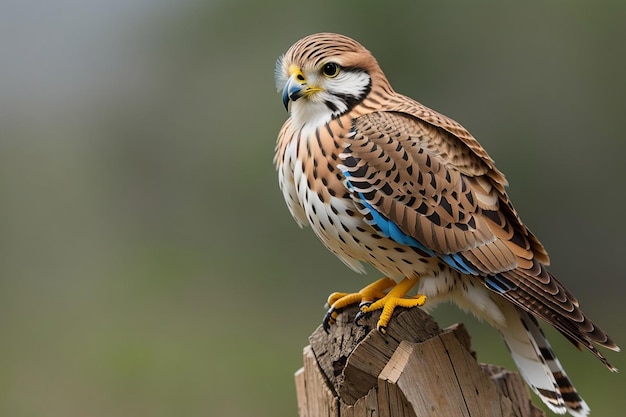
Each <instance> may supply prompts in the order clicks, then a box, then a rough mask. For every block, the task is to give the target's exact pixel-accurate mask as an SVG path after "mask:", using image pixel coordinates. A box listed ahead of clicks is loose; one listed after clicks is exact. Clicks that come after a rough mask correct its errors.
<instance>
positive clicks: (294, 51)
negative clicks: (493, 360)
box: [275, 33, 618, 415]
mask: <svg viewBox="0 0 626 417" xmlns="http://www.w3.org/2000/svg"><path fill="white" fill-rule="evenodd" d="M328 63H331V64H336V65H337V66H338V68H339V70H338V71H337V74H334V73H333V70H334V69H335V68H334V67H329V68H326V69H325V68H324V65H326V64H328ZM325 71H326V72H328V73H329V74H326V72H325ZM276 79H277V86H278V87H279V89H281V90H283V89H284V92H283V100H284V101H285V103H286V104H289V106H290V110H291V117H290V118H289V119H288V120H287V121H286V122H285V124H284V125H283V127H282V129H281V131H280V134H279V136H278V143H277V148H276V158H275V162H276V168H277V170H278V172H279V184H280V188H281V190H282V191H283V194H284V196H285V201H286V202H287V205H288V207H289V210H290V211H291V213H292V215H293V216H294V218H295V219H296V221H297V222H298V223H299V224H300V225H301V226H304V225H308V226H311V227H312V229H313V230H314V231H315V233H316V235H317V236H318V237H319V239H320V240H321V241H322V242H323V243H324V245H325V246H326V247H327V248H328V249H330V250H331V251H332V252H333V253H335V254H336V255H337V256H338V257H339V258H340V259H342V260H343V261H344V262H345V263H346V264H347V265H348V266H350V267H351V268H353V269H355V270H357V271H361V272H362V271H363V268H362V266H361V262H367V263H370V264H371V265H373V266H374V267H376V268H377V269H378V270H380V271H381V272H382V273H383V274H384V275H385V276H387V277H389V278H392V279H394V280H396V281H399V280H401V279H403V278H407V277H408V278H411V279H416V280H417V279H419V283H418V290H419V292H420V293H423V294H425V295H426V296H427V297H428V302H427V306H429V305H434V304H435V303H436V302H438V301H441V300H452V301H454V302H456V303H457V304H458V305H460V306H461V307H462V308H464V309H466V310H470V311H472V312H473V313H474V314H476V315H477V316H478V317H481V318H483V319H485V320H487V321H488V322H489V323H491V324H492V325H494V326H495V327H496V328H498V329H499V330H500V331H501V332H502V334H503V336H504V337H505V340H506V341H507V344H508V346H509V348H510V350H511V352H512V354H513V357H514V359H515V360H516V362H517V363H518V366H519V367H520V370H521V371H522V374H523V376H524V377H525V378H526V380H527V381H528V382H529V385H531V387H532V388H533V390H534V391H535V392H536V393H537V394H538V395H539V396H540V397H541V398H542V400H543V401H544V402H546V404H548V405H549V406H550V407H551V408H552V409H553V410H554V411H556V412H559V413H564V412H565V411H566V410H567V411H569V412H570V413H571V414H573V415H586V414H587V413H588V411H589V409H588V407H587V406H586V404H585V403H584V401H583V400H582V399H581V398H580V396H579V395H578V394H577V393H576V391H575V390H574V388H573V387H572V385H571V382H570V381H569V379H568V378H567V376H566V375H565V373H564V371H563V369H562V367H561V365H560V364H559V362H558V360H557V359H556V357H555V356H554V354H553V352H552V349H551V348H550V345H549V344H548V342H547V340H546V339H545V337H544V336H543V333H542V332H541V330H540V329H539V327H538V324H537V322H536V321H535V319H534V317H533V315H535V316H537V317H539V318H541V319H543V320H545V321H547V322H548V323H550V324H551V325H553V326H554V327H555V328H557V329H558V330H559V331H560V332H561V333H563V334H564V335H565V336H566V337H567V338H568V339H569V340H570V341H571V342H572V343H574V344H575V345H577V346H584V347H586V348H587V349H589V350H590V351H591V352H592V353H594V355H596V356H597V357H598V358H599V359H600V360H601V361H602V362H603V363H604V364H605V365H606V366H607V367H609V368H610V369H614V368H613V367H612V366H611V365H610V364H608V362H607V361H606V359H605V358H604V356H603V355H602V354H601V353H600V352H599V351H598V350H597V349H596V348H595V345H594V344H599V345H602V346H605V347H607V348H609V349H613V350H618V348H617V345H616V344H615V343H614V342H613V340H611V338H610V337H609V336H608V335H607V334H606V333H605V332H604V331H602V330H601V329H600V328H599V327H597V326H596V325H595V324H594V323H593V322H592V321H591V320H589V319H588V318H587V317H586V316H585V315H584V314H583V313H582V311H581V310H580V308H579V306H578V301H577V300H576V298H575V297H574V296H573V295H572V294H571V293H570V292H569V291H568V290H567V289H566V288H565V287H564V286H563V285H562V284H561V283H560V282H559V281H558V280H557V279H556V278H555V277H554V276H553V275H552V274H551V273H550V272H549V271H548V270H547V269H546V266H547V265H548V264H549V258H548V254H547V252H546V250H545V249H544V247H543V246H542V245H541V243H540V242H539V240H538V239H537V238H536V237H535V236H534V235H533V234H532V233H531V232H530V230H528V228H527V227H526V226H525V225H524V224H523V223H522V221H521V219H520V217H519V215H518V214H517V212H516V211H515V209H514V208H513V206H512V204H511V202H510V200H509V198H508V196H507V194H506V191H505V186H506V185H507V182H506V179H505V177H504V175H503V174H502V173H501V172H500V171H499V170H498V169H497V168H496V167H495V165H494V162H493V160H492V159H491V158H490V157H489V155H488V154H487V152H486V151H485V150H484V149H483V148H482V146H481V145H480V144H479V143H478V141H477V140H476V139H475V138H474V137H473V136H472V135H471V134H470V133H469V132H468V131H467V130H466V129H464V128H463V127H462V126H461V125H460V124H458V123H457V122H455V121H454V120H451V119H450V118H448V117H446V116H443V115H441V114H439V113H437V112H435V111H433V110H431V109H429V108H427V107H425V106H423V105H422V104H420V103H418V102H416V101H414V100H412V99H410V98H408V97H405V96H403V95H400V94H398V93H396V92H395V91H394V90H393V89H392V88H391V86H390V85H389V83H388V81H387V79H386V77H385V75H384V74H383V72H382V70H381V69H380V67H379V66H378V63H377V62H376V60H375V59H374V57H373V56H372V54H371V53H370V52H369V51H367V50H366V49H365V48H364V47H363V46H361V45H360V44H359V43H357V42H356V41H354V40H352V39H350V38H348V37H345V36H342V35H337V34H329V33H322V34H316V35H311V36H308V37H306V38H304V39H302V40H300V41H298V42H297V43H296V44H294V45H293V46H292V47H291V48H290V49H289V50H288V51H287V53H286V54H285V55H284V56H283V57H282V58H281V59H279V61H278V63H277V68H276ZM348 87H350V88H348ZM390 229H393V231H391V230H390ZM394 233H395V234H394ZM529 313H530V314H529ZM520 340H523V342H521V341H520ZM526 362H529V363H526ZM530 362H532V363H530ZM524 367H526V369H524ZM544 373H545V375H544Z"/></svg>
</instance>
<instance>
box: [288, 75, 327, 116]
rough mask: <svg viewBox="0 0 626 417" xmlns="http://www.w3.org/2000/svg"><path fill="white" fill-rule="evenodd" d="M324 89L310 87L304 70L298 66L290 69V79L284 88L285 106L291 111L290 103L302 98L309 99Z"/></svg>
mask: <svg viewBox="0 0 626 417" xmlns="http://www.w3.org/2000/svg"><path fill="white" fill-rule="evenodd" d="M321 90H322V89H321V88H319V87H315V86H310V85H308V83H307V80H306V78H305V77H304V74H303V73H302V70H300V68H298V66H296V65H291V66H290V67H289V79H288V80H287V83H286V84H285V87H284V88H283V105H284V106H285V109H286V110H289V102H290V101H296V100H298V99H299V98H301V97H305V96H306V97H308V96H310V95H311V94H314V93H316V92H318V91H321Z"/></svg>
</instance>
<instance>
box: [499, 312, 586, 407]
mask: <svg viewBox="0 0 626 417" xmlns="http://www.w3.org/2000/svg"><path fill="white" fill-rule="evenodd" d="M505 304H506V305H504V303H502V304H500V307H501V308H502V312H503V313H504V316H505V319H506V325H505V326H498V327H499V330H500V332H501V333H502V337H503V338H504V341H505V343H506V345H507V347H508V348H509V351H510V352H511V356H512V357H513V360H514V361H515V364H516V365H517V367H518V368H519V370H520V373H521V375H522V377H523V378H524V380H525V381H526V383H527V384H528V385H529V386H530V387H531V389H532V390H533V391H534V392H535V394H537V396H538V397H539V398H540V399H541V400H542V401H543V402H544V403H545V404H546V405H547V406H548V407H549V408H550V409H551V410H552V411H554V412H555V413H558V414H565V413H566V412H569V413H570V414H571V415H573V416H576V417H585V416H587V415H588V414H589V411H590V410H589V407H588V406H587V404H586V403H585V401H584V400H583V399H582V398H581V396H580V395H579V394H578V392H577V391H576V389H575V388H574V386H573V385H572V381H570V379H569V378H568V376H567V374H566V373H565V370H564V369H563V366H561V363H560V362H559V360H558V359H557V358H556V355H555V354H554V351H553V350H552V347H551V346H550V343H549V342H548V340H547V339H546V337H545V335H544V334H543V331H542V330H541V328H540V327H539V323H537V320H536V319H535V318H534V317H533V316H532V315H531V314H530V313H528V312H526V311H524V310H522V309H520V308H518V307H515V306H513V305H512V304H509V303H505Z"/></svg>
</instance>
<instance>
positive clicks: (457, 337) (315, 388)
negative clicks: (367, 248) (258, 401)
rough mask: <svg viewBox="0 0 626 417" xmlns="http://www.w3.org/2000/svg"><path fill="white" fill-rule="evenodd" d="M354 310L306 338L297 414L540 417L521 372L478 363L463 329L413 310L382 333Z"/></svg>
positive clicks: (304, 416)
mask: <svg viewBox="0 0 626 417" xmlns="http://www.w3.org/2000/svg"><path fill="white" fill-rule="evenodd" d="M356 312H357V309H356V308H353V309H350V310H347V311H345V312H343V313H342V314H340V315H339V317H338V320H337V324H336V325H333V326H332V327H331V329H330V332H329V333H328V334H327V333H326V332H324V330H323V329H322V328H321V327H319V328H318V329H317V330H315V332H314V333H313V334H312V335H311V336H310V337H309V342H310V345H309V346H307V347H305V348H304V367H303V368H301V369H299V370H298V371H297V372H296V391H297V396H298V412H299V415H300V417H478V416H483V417H545V414H544V413H543V412H542V411H541V410H539V409H538V408H536V407H534V406H533V405H532V403H531V401H530V398H529V395H528V389H527V388H526V385H525V384H524V382H523V380H522V379H521V377H520V376H519V374H517V373H513V372H509V371H506V370H504V369H503V368H500V367H497V366H494V365H480V364H478V363H477V362H476V358H475V356H474V354H473V353H472V351H471V348H470V337H469V335H468V334H467V332H466V330H465V328H464V327H463V325H454V326H452V327H450V328H448V329H444V330H441V329H440V328H439V326H438V325H437V323H436V322H435V321H434V320H433V318H432V317H431V316H429V315H428V314H427V313H425V312H424V311H423V310H421V309H419V308H412V309H398V310H397V311H396V313H394V316H393V318H392V320H391V323H390V325H389V328H388V329H387V334H386V335H381V334H380V333H379V332H378V331H376V330H375V325H376V321H377V320H378V316H379V314H373V315H372V316H371V317H369V318H367V319H365V320H362V322H361V324H363V326H357V325H356V324H354V316H355V314H356ZM372 329H374V330H372Z"/></svg>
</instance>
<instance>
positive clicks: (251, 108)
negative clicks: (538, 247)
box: [0, 0, 626, 417]
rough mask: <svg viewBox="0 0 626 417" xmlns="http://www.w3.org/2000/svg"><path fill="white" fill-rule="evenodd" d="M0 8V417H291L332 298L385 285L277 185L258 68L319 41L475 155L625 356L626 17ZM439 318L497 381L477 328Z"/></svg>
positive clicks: (500, 351)
mask: <svg viewBox="0 0 626 417" xmlns="http://www.w3.org/2000/svg"><path fill="white" fill-rule="evenodd" d="M1 3H2V13H0V234H1V239H0V334H1V337H0V415H2V416H8V417H22V416H46V417H56V416H58V417H61V416H62V417H67V416H94V417H108V416H155V417H158V416H207V415H208V416H219V417H239V416H255V417H283V416H284V417H286V416H296V415H297V408H296V400H295V390H294V386H293V372H294V371H296V370H297V369H298V368H299V367H300V366H301V352H302V348H303V347H304V346H305V345H306V344H307V336H308V335H309V334H310V333H311V332H312V331H313V330H314V329H315V327H316V326H317V325H318V324H319V323H320V320H321V319H322V316H323V314H324V310H323V308H322V307H323V304H324V301H325V298H326V296H327V295H328V293H329V292H331V291H334V290H355V289H358V288H360V287H361V286H363V285H364V284H365V283H366V282H368V280H372V279H374V278H377V275H376V274H373V275H372V274H370V276H368V277H365V278H364V277H361V276H358V275H356V274H354V273H352V272H351V271H349V270H347V269H346V268H345V267H344V266H343V264H341V263H340V262H339V261H338V260H337V259H335V258H334V256H333V255H331V254H330V253H328V252H327V251H326V250H325V249H324V248H323V247H322V245H321V244H320V243H319V242H318V241H317V240H316V238H315V237H314V235H313V234H312V233H311V232H310V231H306V230H304V231H303V230H300V229H298V227H297V226H296V225H295V223H294V222H293V221H292V219H291V218H290V215H289V213H288V211H287V209H286V207H285V206H284V203H283V201H282V196H281V194H280V192H279V190H278V187H277V184H276V183H277V181H276V175H275V172H274V168H273V164H272V157H273V148H274V143H275V138H276V134H277V132H278V130H279V128H280V126H281V124H282V123H283V121H284V120H285V118H286V117H287V114H286V113H285V111H284V109H283V107H282V103H281V100H280V96H279V95H278V94H277V93H276V91H275V87H274V81H273V69H274V63H275V60H276V58H277V57H278V55H279V54H281V53H282V52H284V51H285V50H286V49H287V48H288V47H289V46H290V45H291V44H292V43H293V42H295V41H296V40H298V39H299V38H301V37H302V36H305V35H307V34H310V33H313V32H318V31H336V32H341V33H345V34H348V35H351V36H353V37H355V38H356V39H358V40H359V41H361V43H363V44H364V45H366V46H367V47H368V48H369V49H370V50H372V51H373V52H374V54H375V56H376V57H377V58H378V60H379V62H380V63H381V65H382V67H383V69H384V70H385V72H386V73H387V75H388V77H389V78H390V80H391V82H392V84H393V85H394V87H395V88H396V90H398V91H400V92H403V93H405V94H407V95H410V96H412V97H414V98H416V99H418V100H420V101H422V102H423V103H425V104H427V105H429V106H431V107H433V108H435V109H437V110H440V111H442V112H444V113H445V114H447V115H449V116H451V117H453V118H455V119H457V120H458V121H460V122H461V123H463V124H464V125H465V126H466V127H467V128H468V129H469V130H470V131H471V132H472V133H473V134H474V135H475V136H476V137H477V138H479V140H480V141H481V143H482V144H483V145H484V146H485V147H486V148H487V150H488V151H489V152H490V154H491V155H492V157H493V158H494V159H495V160H496V162H497V164H498V166H499V167H500V168H501V169H502V170H503V171H504V172H505V173H506V174H507V177H508V179H509V181H510V183H511V187H510V195H511V197H512V199H513V201H514V202H515V204H516V207H517V208H518V210H519V211H520V212H521V214H522V216H523V218H524V219H525V221H526V222H527V223H528V224H529V225H530V227H531V229H533V230H534V231H535V232H536V234H537V235H538V236H539V237H540V238H541V240H542V241H543V243H544V244H545V245H546V246H547V248H548V250H549V251H550V253H551V256H552V264H553V267H552V270H553V272H555V273H556V274H557V275H558V276H559V277H561V278H562V280H563V281H565V282H566V283H567V285H568V286H569V288H570V289H571V290H572V291H573V292H574V293H575V294H577V295H578V296H579V298H580V300H581V302H582V304H583V306H584V308H585V311H586V312H587V313H588V314H589V315H590V316H591V317H592V318H594V319H595V320H597V321H598V322H600V323H601V324H602V326H603V327H604V328H605V329H606V330H608V331H610V333H612V334H613V336H614V337H615V338H616V339H617V341H618V342H621V344H622V346H623V345H624V344H626V329H625V327H624V326H625V320H626V315H625V313H626V306H625V304H626V303H624V290H625V288H626V280H625V279H624V272H623V271H624V268H623V261H624V256H625V252H626V243H625V240H624V235H625V234H626V222H625V221H624V220H625V214H624V204H625V203H626V198H625V196H624V190H625V180H626V164H625V163H624V155H625V154H626V141H625V140H624V139H625V138H624V132H625V130H624V127H623V126H624V120H625V115H624V111H625V110H626V77H624V74H625V72H626V69H625V65H626V48H624V42H625V41H626V25H624V17H625V16H626V3H625V2H618V1H599V2H585V1H582V0H581V1H567V2H566V1H552V2H539V1H530V2H517V3H512V2H497V1H474V2H467V1H461V0H459V1H447V2H422V1H404V2H392V1H390V2H379V1H364V0H358V1H357V0H354V1H346V2H338V1H327V0H319V1H317V2H315V3H310V2H309V3H303V2H294V1H279V0H275V1H265V2H263V1H257V0H229V1H225V0H222V1H215V0H207V1H197V0H179V1H176V2H171V1H166V0H131V1H128V0H88V1H80V0H57V1H54V2H50V1H46V0H31V1H21V0H3V1H2V2H1ZM436 317H437V318H438V320H439V321H440V322H441V325H442V326H446V325H449V324H452V323H454V322H457V321H463V322H465V323H466V324H467V325H468V326H469V328H470V331H471V333H472V335H473V345H474V348H475V349H476V350H477V352H478V356H479V359H480V360H482V361H486V362H492V363H499V364H503V365H505V366H509V367H512V366H513V365H512V362H511V360H510V359H509V357H508V354H507V352H506V349H505V348H504V347H503V344H502V343H501V341H500V338H499V336H498V335H497V334H496V333H495V332H494V331H493V330H491V329H490V328H488V327H487V326H485V325H482V324H479V323H477V322H476V321H475V320H473V319H472V318H471V317H469V316H467V315H465V314H463V313H461V312H460V311H458V310H457V309H456V308H454V307H451V306H442V307H440V308H439V309H438V310H436ZM548 333H549V335H550V336H552V337H551V339H552V340H553V344H554V347H555V349H556V350H557V352H558V354H559V357H560V358H561V361H562V362H563V363H564V365H565V366H566V368H567V370H568V372H569V374H570V376H571V377H572V379H573V380H574V382H575V384H576V386H577V387H578V389H579V391H580V392H581V393H582V394H583V396H584V397H585V398H586V400H587V401H588V403H589V404H590V406H591V408H592V410H594V415H596V416H612V415H619V414H621V413H622V412H623V409H624V408H625V407H626V399H625V397H624V395H623V393H624V390H625V389H626V383H625V381H624V377H623V375H621V374H617V375H615V374H610V373H609V372H608V371H606V369H604V368H603V366H602V365H601V364H600V363H599V362H597V361H596V360H595V359H594V358H593V357H592V356H591V355H589V354H587V353H584V354H581V353H578V352H577V351H576V350H575V349H573V348H572V347H571V346H570V345H569V344H568V342H567V341H565V340H564V339H563V338H562V337H560V336H559V335H558V334H556V333H555V332H554V331H551V330H549V331H548ZM607 354H608V356H609V359H610V360H611V361H612V362H614V364H615V365H617V366H618V367H621V368H622V369H624V368H626V359H625V357H624V355H623V354H622V355H619V354H614V353H612V352H608V353H607Z"/></svg>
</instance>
